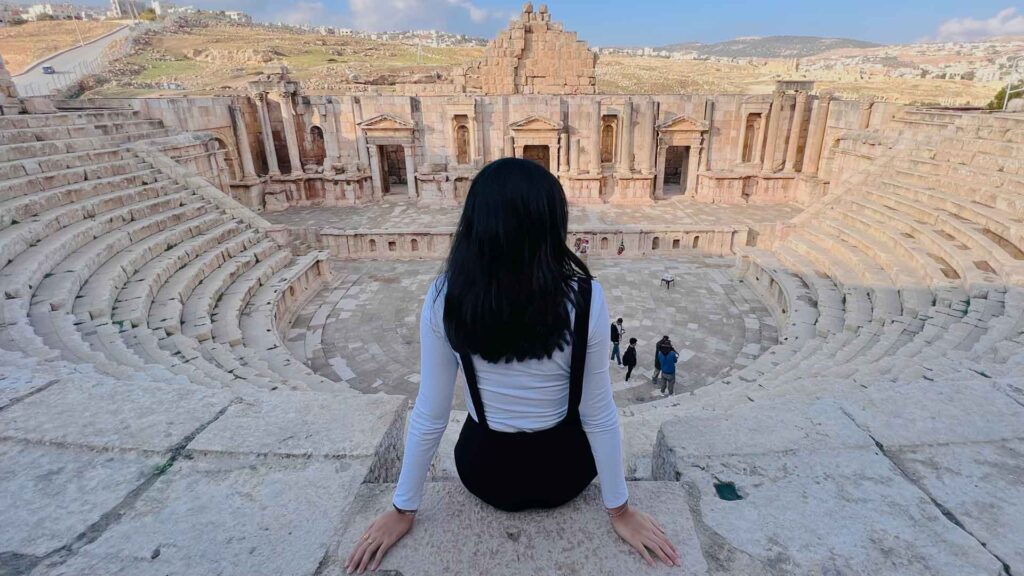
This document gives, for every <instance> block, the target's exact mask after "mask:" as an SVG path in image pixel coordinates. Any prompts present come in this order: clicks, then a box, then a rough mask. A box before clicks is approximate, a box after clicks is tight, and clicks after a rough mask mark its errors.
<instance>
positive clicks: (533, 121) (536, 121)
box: [508, 116, 562, 132]
mask: <svg viewBox="0 0 1024 576" xmlns="http://www.w3.org/2000/svg"><path fill="white" fill-rule="evenodd" d="M508 127H509V129H511V130H515V131H517V132H518V131H523V132H525V131H533V132H540V131H551V130H561V129H562V123H561V122H555V121H554V120H548V119H547V118H542V117H540V116H527V117H526V118H523V119H522V120H516V121H515V122H513V123H511V124H509V125H508Z"/></svg>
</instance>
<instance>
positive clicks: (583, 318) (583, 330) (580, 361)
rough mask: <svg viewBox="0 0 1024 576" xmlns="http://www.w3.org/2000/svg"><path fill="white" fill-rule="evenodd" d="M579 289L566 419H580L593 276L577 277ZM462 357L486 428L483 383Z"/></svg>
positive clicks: (462, 355) (480, 420)
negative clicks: (481, 384) (482, 394)
mask: <svg viewBox="0 0 1024 576" xmlns="http://www.w3.org/2000/svg"><path fill="white" fill-rule="evenodd" d="M576 289H577V290H578V291H579V306H578V307H577V308H576V312H575V315H576V317H575V319H574V320H573V328H572V332H573V333H572V356H571V361H570V364H569V409H568V412H567V413H566V418H569V417H572V418H579V415H580V401H581V400H582V399H583V371H584V369H585V367H586V363H587V343H588V341H589V339H590V297H591V291H592V290H591V285H590V278H580V279H578V280H577V286H576ZM459 358H461V359H462V372H463V374H464V375H465V376H466V384H467V385H468V386H469V397H470V399H471V400H472V401H473V409H474V410H475V411H476V421H477V423H479V424H480V425H481V426H483V427H484V428H489V427H488V426H487V415H486V413H485V412H484V401H483V399H481V397H480V386H479V385H478V384H477V380H476V368H475V367H474V366H473V357H472V356H471V355H470V354H468V353H466V352H462V353H460V354H459Z"/></svg>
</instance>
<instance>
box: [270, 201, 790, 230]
mask: <svg viewBox="0 0 1024 576" xmlns="http://www.w3.org/2000/svg"><path fill="white" fill-rule="evenodd" d="M569 211H570V215H569V226H570V227H580V228H591V227H599V226H623V225H625V226H636V225H651V226H685V225H694V224H699V225H708V226H728V225H743V224H763V223H771V222H784V221H786V220H789V219H790V218H792V217H793V216H796V215H797V214H799V213H800V212H802V211H803V209H802V208H801V207H799V206H797V205H795V204H751V205H740V206H736V205H721V204H706V203H703V202H695V201H693V200H691V199H688V198H672V199H669V200H664V201H660V202H658V203H657V204H655V205H653V206H613V205H610V204H601V205H595V206H571V207H570V209H569ZM461 213H462V205H455V206H430V205H421V204H419V203H417V202H416V201H412V200H409V199H408V198H400V199H392V198H386V199H385V200H384V201H383V202H381V203H379V204H368V205H365V206H346V207H335V208H326V207H304V208H289V209H287V210H284V211H282V212H269V213H264V214H263V215H262V216H263V217H264V218H266V219H267V220H269V221H270V222H273V223H274V224H283V225H286V226H293V227H298V228H336V229H339V230H381V229H398V228H402V229H433V228H440V227H451V226H455V225H456V224H457V223H458V219H459V215H460V214H461Z"/></svg>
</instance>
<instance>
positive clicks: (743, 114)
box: [736, 107, 757, 164]
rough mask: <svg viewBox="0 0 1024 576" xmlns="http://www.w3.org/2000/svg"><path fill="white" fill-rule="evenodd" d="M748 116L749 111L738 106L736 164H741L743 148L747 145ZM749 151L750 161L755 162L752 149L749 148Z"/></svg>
mask: <svg viewBox="0 0 1024 576" xmlns="http://www.w3.org/2000/svg"><path fill="white" fill-rule="evenodd" d="M749 117H750V112H747V111H746V109H745V108H743V107H740V138H739V146H737V147H736V163H737V164H742V163H743V149H744V148H746V145H747V118H749ZM750 152H751V157H750V161H751V162H756V161H757V157H756V156H754V155H753V152H754V151H753V150H751V151H750Z"/></svg>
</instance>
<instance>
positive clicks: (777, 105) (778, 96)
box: [761, 91, 783, 172]
mask: <svg viewBox="0 0 1024 576" xmlns="http://www.w3.org/2000/svg"><path fill="white" fill-rule="evenodd" d="M782 96H783V93H782V92H780V91H776V92H775V93H774V94H773V95H772V106H771V109H769V111H768V142H767V144H766V145H765V150H764V164H762V166H761V169H762V170H764V171H765V172H775V144H776V140H778V139H779V138H778V137H779V119H780V118H781V116H782Z"/></svg>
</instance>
